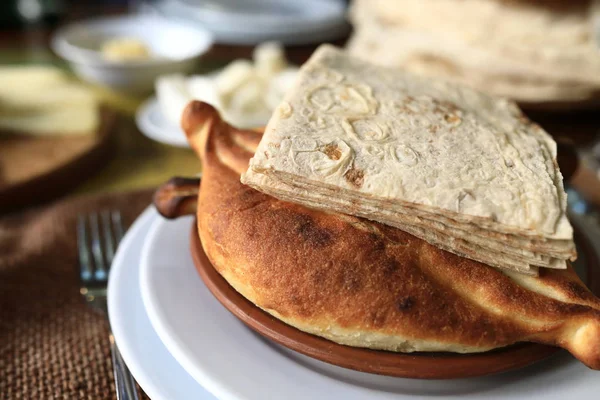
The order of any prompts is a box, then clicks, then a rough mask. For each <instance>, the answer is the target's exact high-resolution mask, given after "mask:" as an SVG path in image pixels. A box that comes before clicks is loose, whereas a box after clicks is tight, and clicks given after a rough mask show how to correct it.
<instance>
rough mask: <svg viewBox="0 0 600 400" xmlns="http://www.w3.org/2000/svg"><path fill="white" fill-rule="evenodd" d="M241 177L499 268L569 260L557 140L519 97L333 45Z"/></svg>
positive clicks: (305, 76) (305, 70)
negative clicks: (420, 74)
mask: <svg viewBox="0 0 600 400" xmlns="http://www.w3.org/2000/svg"><path fill="white" fill-rule="evenodd" d="M242 182H244V183H246V184H248V185H250V186H252V187H255V188H257V189H258V190H261V191H264V192H266V193H269V194H271V195H274V196H276V197H278V198H282V199H286V200H290V201H297V202H300V203H302V204H306V205H309V206H311V207H315V208H320V209H324V210H333V211H336V212H345V213H348V214H353V215H358V216H362V217H365V218H369V219H372V220H377V221H380V222H383V223H386V224H389V225H392V226H396V227H400V228H401V229H404V230H406V231H408V232H410V233H412V234H414V235H416V236H418V237H420V238H422V239H425V240H427V241H429V242H430V243H432V244H435V245H436V246H439V247H440V248H444V249H445V250H448V251H452V252H455V253H456V254H460V255H461V256H465V257H469V258H472V259H475V260H478V261H482V262H485V263H487V264H489V265H492V266H496V267H505V268H510V269H513V270H518V271H521V272H523V271H529V270H531V271H534V272H535V268H532V267H533V266H542V267H554V268H565V267H566V264H565V262H564V260H565V259H568V258H574V257H575V250H574V245H573V242H572V228H571V226H570V224H569V222H568V220H567V218H566V213H565V209H566V194H565V193H564V189H563V187H562V175H561V174H560V171H559V170H558V166H557V164H556V143H554V141H553V140H552V139H551V138H550V137H549V136H548V135H547V134H546V133H545V132H544V131H543V130H542V129H541V128H540V127H538V126H537V125H535V124H532V123H531V122H530V121H528V120H527V119H526V118H525V117H524V116H523V115H522V114H521V112H520V111H519V109H518V108H517V107H516V105H515V104H514V103H512V102H509V101H506V100H498V99H493V98H490V97H488V96H485V95H482V94H480V93H477V92H474V91H471V90H469V89H466V88H463V87H458V86H455V85H451V84H449V83H444V82H437V81H433V82H432V81H425V80H423V79H420V78H417V77H415V76H412V75H409V74H406V73H403V72H399V71H394V70H391V69H387V68H382V67H376V66H373V65H371V64H368V63H365V62H363V61H360V60H357V59H354V58H351V57H348V56H347V55H345V54H344V53H343V52H341V51H339V50H337V49H335V48H333V47H331V46H322V47H321V48H320V49H319V50H317V52H316V53H315V54H314V55H313V57H312V58H311V60H310V61H309V62H308V63H307V64H305V65H304V66H303V67H302V70H301V76H300V78H299V79H298V81H297V84H296V87H295V88H294V89H293V90H292V91H291V92H290V93H288V95H287V97H286V100H285V101H284V102H283V103H282V104H281V105H280V107H279V108H278V110H277V111H276V112H275V114H274V116H273V117H272V119H271V121H270V122H269V125H268V126H267V129H266V133H265V136H264V137H263V140H262V141H261V144H260V145H259V148H258V150H257V152H256V155H255V156H254V158H253V159H252V160H251V162H250V168H249V169H248V171H247V172H246V173H245V174H244V175H243V176H242ZM470 231H474V233H475V235H476V237H475V238H469V232H470ZM499 235H506V236H508V237H511V236H510V235H512V239H513V240H512V241H511V242H510V243H506V244H502V243H500V240H499V239H498V236H499ZM523 245H524V246H523ZM523 247H524V250H523ZM542 248H543V249H542Z"/></svg>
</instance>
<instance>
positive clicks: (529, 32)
mask: <svg viewBox="0 0 600 400" xmlns="http://www.w3.org/2000/svg"><path fill="white" fill-rule="evenodd" d="M599 4H600V1H599V0H592V1H573V2H569V4H568V5H566V6H564V7H561V8H560V9H556V7H551V6H543V5H542V4H538V5H531V4H528V3H527V2H508V3H507V2H500V1H493V0H463V1H460V2H457V1H455V0H431V1H421V0H404V1H402V2H397V1H394V0H373V1H371V0H369V1H366V0H365V1H360V0H359V1H356V2H354V4H353V7H352V9H351V12H350V15H351V19H352V21H353V22H354V24H355V25H356V26H357V27H364V26H368V25H379V26H384V27H391V28H394V27H398V26H399V27H401V28H403V29H407V30H410V31H416V32H427V33H429V34H431V35H432V36H434V37H435V38H436V39H437V40H440V41H444V42H451V43H456V44H458V45H462V46H464V47H465V48H467V49H468V50H467V51H463V54H462V56H464V57H466V58H469V57H470V53H471V52H476V51H478V52H481V51H484V50H487V51H489V52H491V53H493V54H495V55H497V56H498V58H499V59H502V58H503V59H504V62H503V63H504V64H506V63H510V62H511V61H512V60H517V61H518V62H519V63H520V64H522V65H525V64H527V65H529V68H530V69H533V70H534V71H535V74H536V75H538V76H546V77H549V78H554V79H558V80H571V81H579V82H591V83H594V84H596V85H598V84H599V83H600V74H598V71H600V52H599V51H598V44H597V35H596V29H597V25H598V24H597V20H598V15H599V14H598V9H599V7H598V5H599ZM473 21H477V23H473ZM380 40H384V38H383V37H382V38H380ZM385 40H386V41H387V40H388V38H387V37H385ZM441 47H442V46H441V45H440V48H441ZM501 64H502V63H501ZM497 67H498V66H497V65H496V64H489V65H488V68H490V69H494V68H497Z"/></svg>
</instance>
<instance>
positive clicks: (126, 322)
mask: <svg viewBox="0 0 600 400" xmlns="http://www.w3.org/2000/svg"><path fill="white" fill-rule="evenodd" d="M157 215H158V214H157V213H156V212H155V211H154V210H153V209H148V210H146V211H145V212H144V213H143V214H142V215H141V216H140V217H139V218H138V220H137V221H136V222H135V223H134V224H133V226H132V227H131V229H129V231H128V232H127V234H126V235H125V238H124V239H123V241H122V242H121V245H120V246H119V249H118V251H117V254H116V256H115V260H114V262H113V265H112V268H111V273H110V280H109V285H108V311H109V316H110V324H111V326H112V329H113V333H114V336H115V340H116V342H117V345H118V346H119V348H120V350H121V353H122V354H123V359H124V360H125V362H126V363H127V365H128V366H129V369H130V370H131V372H132V374H133V375H134V376H135V379H136V380H137V381H138V383H139V384H140V386H141V387H142V389H144V391H145V392H146V393H147V394H148V395H149V396H150V398H152V400H188V399H197V400H214V397H213V396H212V395H211V394H210V393H208V392H207V391H206V390H204V389H203V388H202V386H200V385H199V384H198V383H197V382H196V381H195V380H194V379H192V377H190V375H189V374H188V373H186V372H185V370H184V369H183V368H182V367H181V366H180V365H179V364H178V363H177V361H175V359H174V358H173V356H171V354H170V353H169V352H168V351H167V349H166V348H165V346H164V345H163V344H162V342H161V341H160V339H159V338H158V336H157V335H156V333H155V332H154V330H153V329H152V325H151V324H150V321H149V320H148V316H147V314H146V311H145V310H144V305H143V303H142V298H141V294H140V289H139V265H140V264H139V261H140V253H141V250H142V245H143V243H144V240H145V238H146V233H147V232H148V229H149V228H150V225H151V223H152V222H153V221H155V220H156V219H157Z"/></svg>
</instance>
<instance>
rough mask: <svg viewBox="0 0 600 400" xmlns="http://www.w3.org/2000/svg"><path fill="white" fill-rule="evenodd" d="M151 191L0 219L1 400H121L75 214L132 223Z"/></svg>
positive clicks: (85, 200)
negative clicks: (113, 215) (82, 280)
mask: <svg viewBox="0 0 600 400" xmlns="http://www.w3.org/2000/svg"><path fill="white" fill-rule="evenodd" d="M151 193H152V192H151V191H150V190H145V191H141V192H134V193H128V194H112V195H102V196H94V197H80V198H76V199H69V200H65V201H61V202H58V203H56V204H54V205H51V206H48V207H46V208H42V209H38V210H34V211H29V212H26V213H22V214H17V215H12V216H7V217H3V218H1V219H0V399H2V400H5V399H6V400H8V399H10V400H13V399H90V400H102V399H114V398H116V395H115V389H114V383H113V377H112V366H111V359H110V346H109V342H108V323H107V321H106V320H105V318H104V317H103V316H101V315H100V314H97V313H95V312H94V311H92V310H91V309H90V308H88V306H87V305H85V303H84V302H83V300H82V298H81V296H80V294H79V279H78V270H79V266H78V261H77V251H76V234H75V226H76V217H77V215H78V214H82V213H88V212H92V211H98V210H104V209H115V210H116V209H118V210H120V211H121V213H122V215H123V221H124V222H125V223H126V224H127V225H129V224H131V223H132V222H133V220H134V219H135V217H136V216H137V215H138V214H139V213H140V212H141V211H142V210H143V209H144V208H145V207H146V206H147V205H148V204H149V203H150V199H151Z"/></svg>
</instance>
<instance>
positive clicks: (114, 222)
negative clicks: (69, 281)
mask: <svg viewBox="0 0 600 400" xmlns="http://www.w3.org/2000/svg"><path fill="white" fill-rule="evenodd" d="M122 237H123V223H122V221H121V213H120V212H119V211H108V210H104V211H102V212H100V213H99V214H98V213H92V214H89V215H87V216H84V215H80V216H79V217H78V219H77V245H78V249H79V264H80V278H81V280H82V282H84V283H86V284H92V283H95V282H97V283H99V284H106V281H107V279H108V271H109V270H110V265H111V263H112V261H113V258H114V255H115V249H116V247H117V245H118V243H119V242H120V241H121V238H122Z"/></svg>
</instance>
